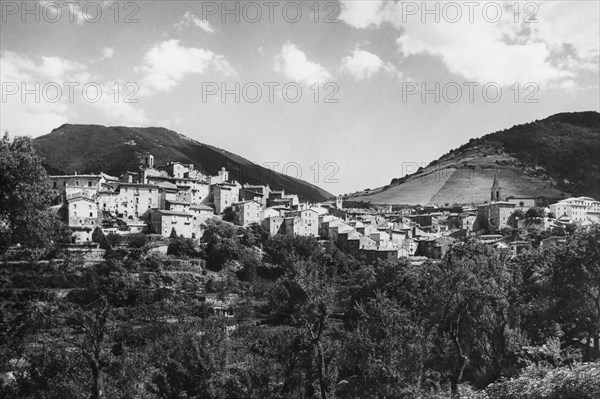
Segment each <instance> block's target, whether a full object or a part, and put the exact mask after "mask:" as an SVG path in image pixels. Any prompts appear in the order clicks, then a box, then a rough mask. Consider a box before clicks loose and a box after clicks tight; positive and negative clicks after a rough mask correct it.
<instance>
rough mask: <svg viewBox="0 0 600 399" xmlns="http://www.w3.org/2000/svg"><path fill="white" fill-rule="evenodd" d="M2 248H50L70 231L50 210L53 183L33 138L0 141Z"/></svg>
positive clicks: (0, 246)
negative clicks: (18, 246) (14, 245)
mask: <svg viewBox="0 0 600 399" xmlns="http://www.w3.org/2000/svg"><path fill="white" fill-rule="evenodd" d="M0 187H1V188H2V189H1V190H0V251H1V250H2V249H6V248H7V247H8V246H10V245H13V244H17V243H20V244H22V245H25V246H28V247H35V248H47V247H48V246H49V245H50V244H52V243H56V242H64V241H66V240H67V239H68V237H67V236H68V231H67V229H66V227H65V226H64V224H62V223H61V222H60V220H59V218H58V216H57V215H56V214H55V213H52V212H51V211H49V210H48V207H49V206H50V201H51V191H50V183H49V181H48V178H47V175H46V171H45V170H44V168H43V166H42V161H41V159H40V158H39V157H38V156H37V155H36V154H35V150H34V149H33V146H32V141H31V139H30V138H29V137H15V138H14V139H13V140H11V139H10V138H9V136H8V133H5V134H4V136H3V137H2V139H1V140H0Z"/></svg>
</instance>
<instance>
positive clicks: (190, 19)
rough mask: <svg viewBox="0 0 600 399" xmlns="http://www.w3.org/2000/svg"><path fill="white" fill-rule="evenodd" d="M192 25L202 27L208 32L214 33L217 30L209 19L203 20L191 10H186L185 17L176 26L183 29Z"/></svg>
mask: <svg viewBox="0 0 600 399" xmlns="http://www.w3.org/2000/svg"><path fill="white" fill-rule="evenodd" d="M190 26H195V27H197V28H200V29H202V30H203V31H205V32H207V33H214V31H215V29H214V28H213V26H212V25H211V24H210V23H209V22H208V21H207V20H202V19H200V18H198V17H196V16H195V15H194V14H192V13H191V12H189V11H186V12H185V14H183V19H182V20H181V21H179V22H177V23H176V24H175V27H176V28H177V29H179V30H180V31H181V30H183V28H189V27H190Z"/></svg>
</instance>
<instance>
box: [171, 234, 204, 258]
mask: <svg viewBox="0 0 600 399" xmlns="http://www.w3.org/2000/svg"><path fill="white" fill-rule="evenodd" d="M167 255H174V256H182V257H188V258H195V257H197V256H198V255H199V251H198V250H197V249H196V245H195V244H194V240H192V239H190V238H173V239H171V243H170V244H169V248H167Z"/></svg>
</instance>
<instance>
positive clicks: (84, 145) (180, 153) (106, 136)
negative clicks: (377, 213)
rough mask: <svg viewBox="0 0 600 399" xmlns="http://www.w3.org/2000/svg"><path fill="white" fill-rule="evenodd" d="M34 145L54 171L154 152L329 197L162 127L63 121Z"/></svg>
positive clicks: (115, 167) (123, 163)
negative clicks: (66, 122)
mask: <svg viewBox="0 0 600 399" xmlns="http://www.w3.org/2000/svg"><path fill="white" fill-rule="evenodd" d="M33 145H34V147H35V149H36V151H37V152H38V154H39V155H40V156H41V157H42V159H43V160H44V166H45V167H46V168H47V170H48V171H49V172H50V173H52V174H70V173H73V172H77V173H79V174H82V173H99V172H104V173H108V174H109V175H113V176H120V175H121V173H123V172H125V171H130V170H136V169H137V167H138V166H139V163H140V159H141V156H142V155H143V154H145V153H147V152H149V153H151V154H153V155H154V157H155V163H156V164H157V165H164V164H166V163H167V162H170V161H180V162H182V163H184V164H189V163H193V164H195V165H197V166H199V167H200V169H201V170H202V172H203V173H205V174H209V175H211V176H214V175H216V174H217V172H218V171H219V170H220V169H221V167H226V168H227V170H229V171H230V178H231V179H235V180H237V181H238V182H240V183H250V184H269V185H271V187H273V188H274V189H284V190H285V191H287V192H289V193H294V194H298V195H299V196H300V197H301V198H304V199H305V200H306V201H310V202H319V201H324V200H325V199H328V198H329V197H331V194H330V193H328V192H327V191H325V190H323V189H321V188H319V187H317V186H315V185H312V184H310V183H308V182H305V181H302V180H298V179H294V178H293V177H290V176H287V175H283V174H279V173H275V172H273V171H272V170H270V169H267V168H264V167H262V166H259V165H257V164H254V163H252V162H250V161H248V160H247V159H244V158H242V157H240V156H238V155H235V154H232V153H230V152H227V151H225V150H222V149H220V148H216V147H213V146H210V145H207V144H202V143H199V142H197V141H194V140H192V139H189V138H187V137H185V136H182V135H180V134H178V133H176V132H174V131H172V130H167V129H164V128H157V127H152V128H131V127H121V126H118V127H106V126H99V125H69V124H67V125H63V126H60V127H59V128H57V129H54V130H53V131H52V132H51V133H50V134H47V135H45V136H41V137H38V138H36V139H35V140H34V141H33Z"/></svg>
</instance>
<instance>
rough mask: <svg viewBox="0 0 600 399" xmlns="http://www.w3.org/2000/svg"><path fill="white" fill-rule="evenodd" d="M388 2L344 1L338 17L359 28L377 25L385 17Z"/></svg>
mask: <svg viewBox="0 0 600 399" xmlns="http://www.w3.org/2000/svg"><path fill="white" fill-rule="evenodd" d="M387 3H388V2H386V1H383V0H369V1H356V0H351V1H342V2H341V11H340V16H339V17H338V18H339V19H340V20H341V21H344V22H346V23H347V24H348V25H350V26H352V27H354V28H357V29H365V28H369V27H376V26H379V25H381V23H382V22H383V21H384V19H385V13H384V12H383V11H384V8H385V7H386V4H387Z"/></svg>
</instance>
